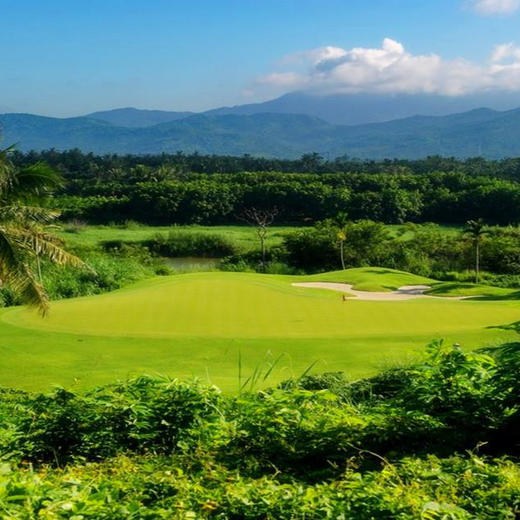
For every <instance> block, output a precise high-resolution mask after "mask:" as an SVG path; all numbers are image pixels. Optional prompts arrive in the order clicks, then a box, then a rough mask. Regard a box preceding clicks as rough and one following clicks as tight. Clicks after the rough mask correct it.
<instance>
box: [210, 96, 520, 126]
mask: <svg viewBox="0 0 520 520" xmlns="http://www.w3.org/2000/svg"><path fill="white" fill-rule="evenodd" d="M518 106H520V94H518V93H507V92H504V93H502V94H500V95H497V94H496V93H484V94H478V95H477V94H474V95H468V96H460V97H453V96H439V95H426V94H414V95H412V94H395V95H383V94H332V95H326V96H319V95H312V94H308V93H304V92H292V93H289V94H285V95H284V96H281V97H279V98H276V99H272V100H270V101H266V102H264V103H254V104H250V105H237V106H234V107H222V108H217V109H214V110H210V111H208V112H206V114H211V115H223V114H235V115H252V114H259V113H272V114H274V113H275V114H306V115H310V116H313V117H319V118H320V119H323V120H325V121H327V122H329V123H333V124H338V125H359V124H365V123H378V122H383V121H391V120H394V119H403V118H406V117H411V116H415V115H425V116H443V115H449V114H454V113H458V112H466V111H468V110H473V109H476V108H480V107H488V108H491V109H494V110H510V109H512V108H515V107H518Z"/></svg>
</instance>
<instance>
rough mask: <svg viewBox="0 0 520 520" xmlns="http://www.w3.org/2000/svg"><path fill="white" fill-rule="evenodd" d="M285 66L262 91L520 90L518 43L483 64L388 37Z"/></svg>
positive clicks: (304, 56)
mask: <svg viewBox="0 0 520 520" xmlns="http://www.w3.org/2000/svg"><path fill="white" fill-rule="evenodd" d="M281 63H282V66H283V67H284V68H286V69H287V68H289V69H291V70H281V71H277V72H274V73H271V74H268V75H266V76H264V77H262V78H259V79H258V80H257V81H256V87H257V89H258V88H260V89H266V88H270V89H271V90H272V91H275V92H278V93H279V92H287V91H290V90H315V91H320V92H344V93H355V92H372V93H374V92H375V93H377V92H379V93H409V94H417V93H428V94H444V95H451V96H457V95H464V94H469V93H473V92H479V91H486V90H509V91H520V48H519V47H517V46H515V45H514V44H513V43H506V44H502V45H497V46H496V47H495V49H494V51H493V53H492V54H491V57H490V59H489V60H486V61H485V62H483V63H475V62H471V61H468V60H465V59H462V58H459V59H443V58H442V57H441V56H439V55H437V54H419V55H416V54H411V53H409V52H408V51H407V50H406V49H405V48H404V46H403V45H402V44H401V43H399V42H397V41H395V40H392V39H390V38H385V39H384V40H383V43H382V45H381V47H380V48H366V47H354V48H352V49H342V48H339V47H321V48H318V49H312V50H309V51H304V52H299V53H297V54H295V55H292V56H290V57H286V58H285V59H284V60H283V61H282V62H281Z"/></svg>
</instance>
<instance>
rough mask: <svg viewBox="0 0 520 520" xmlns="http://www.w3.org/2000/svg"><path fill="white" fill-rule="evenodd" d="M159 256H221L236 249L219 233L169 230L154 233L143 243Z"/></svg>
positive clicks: (233, 244) (228, 254) (230, 253)
mask: <svg viewBox="0 0 520 520" xmlns="http://www.w3.org/2000/svg"><path fill="white" fill-rule="evenodd" d="M143 245H145V246H146V247H148V248H149V249H150V251H152V252H153V253H155V254H158V255H161V256H169V257H176V256H202V257H210V258H211V257H213V258H222V257H224V256H230V255H233V254H235V253H236V252H237V251H238V247H237V245H236V244H235V243H234V242H233V241H232V240H230V239H229V238H227V237H225V236H224V235H221V234H216V233H203V232H197V231H170V233H168V235H167V236H164V235H160V234H158V235H156V236H155V238H154V239H153V240H149V241H145V242H144V243H143Z"/></svg>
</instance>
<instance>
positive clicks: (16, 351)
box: [0, 269, 520, 391]
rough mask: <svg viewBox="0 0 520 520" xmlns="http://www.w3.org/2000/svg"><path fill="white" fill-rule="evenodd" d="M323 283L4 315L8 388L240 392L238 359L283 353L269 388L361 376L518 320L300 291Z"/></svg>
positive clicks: (411, 279)
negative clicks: (437, 343)
mask: <svg viewBox="0 0 520 520" xmlns="http://www.w3.org/2000/svg"><path fill="white" fill-rule="evenodd" d="M318 277H321V280H323V281H332V282H339V281H343V282H346V283H354V284H355V283H359V284H360V285H363V284H369V285H370V284H371V285H372V286H374V287H383V288H384V289H386V290H392V288H394V286H395V285H397V286H400V285H407V284H415V283H424V282H425V281H426V280H427V279H424V278H421V277H416V276H414V275H410V274H408V273H400V272H397V271H392V270H377V269H372V270H371V271H370V270H369V269H359V270H351V272H350V273H349V272H348V271H347V272H338V273H326V274H323V275H318ZM318 277H316V276H301V277H295V276H281V275H261V274H252V273H224V272H212V273H192V274H184V275H176V276H169V277H161V278H154V279H152V280H147V281H145V282H140V283H138V284H135V285H133V286H131V287H127V288H125V289H122V290H119V291H115V292H113V293H109V294H104V295H101V296H94V297H86V298H77V299H73V300H63V301H59V302H55V303H53V305H52V309H51V313H50V315H49V316H48V317H46V318H41V317H40V316H39V315H38V314H37V313H36V312H35V311H33V310H29V309H26V308H11V309H4V310H2V311H1V313H0V333H1V336H0V337H1V340H0V349H1V354H2V355H1V356H0V382H1V384H2V385H3V386H13V387H17V388H24V389H31V390H36V389H38V390H41V389H45V388H49V387H50V385H52V384H61V385H65V386H67V387H69V386H71V385H75V384H77V385H78V386H81V387H90V386H93V385H95V384H100V383H104V382H107V381H110V380H114V379H115V378H118V377H121V378H123V377H126V376H129V375H135V374H140V373H143V372H146V373H162V374H168V375H171V376H177V377H182V378H191V377H200V378H203V379H205V380H209V381H210V382H212V383H215V384H217V385H218V386H220V387H221V388H223V389H224V390H226V391H233V390H236V388H237V387H238V380H237V377H238V358H239V354H240V357H241V359H242V371H243V373H245V374H247V373H248V371H249V372H251V371H253V370H254V369H255V368H256V367H259V366H261V365H262V364H263V363H265V362H267V361H268V360H273V359H275V358H276V357H278V356H279V355H281V356H282V358H281V360H280V362H279V364H278V366H277V369H276V370H275V371H274V373H273V375H272V377H271V378H270V379H269V381H268V382H269V383H270V384H273V383H274V382H276V381H277V380H281V379H284V378H287V377H289V376H291V375H298V374H301V373H302V372H303V371H304V370H305V369H306V368H307V367H308V366H309V365H310V364H312V363H317V365H316V367H315V370H318V371H325V370H327V371H329V370H344V371H345V372H346V373H347V374H348V375H349V376H351V377H359V376H361V375H367V374H370V373H372V372H375V371H377V370H379V369H381V367H383V366H386V365H391V364H396V363H402V362H406V361H409V360H410V359H411V358H412V357H414V356H417V355H419V354H420V352H421V350H422V348H423V347H424V345H425V344H427V343H428V342H429V341H431V340H433V339H438V338H445V339H446V340H447V341H450V342H458V343H461V344H463V345H464V346H466V347H468V348H473V347H480V346H485V345H491V344H495V343H497V342H499V341H503V340H506V339H509V338H511V337H512V334H513V333H512V332H507V331H503V330H501V329H498V328H496V327H499V326H502V325H506V324H509V323H512V322H515V321H518V320H520V303H519V302H516V301H453V300H451V301H450V300H449V299H446V300H442V299H420V300H411V301H402V302H377V301H376V302H374V301H356V300H355V299H354V300H349V301H347V302H343V301H341V298H340V297H339V295H338V294H337V293H334V292H332V291H327V290H319V289H318V290H316V289H313V290H309V289H306V288H300V287H293V286H291V283H292V282H295V281H316V280H318Z"/></svg>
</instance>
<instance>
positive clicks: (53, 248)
mask: <svg viewBox="0 0 520 520" xmlns="http://www.w3.org/2000/svg"><path fill="white" fill-rule="evenodd" d="M11 151H12V147H11V148H7V149H5V150H0V285H5V286H8V287H9V288H10V289H11V290H12V291H13V292H14V293H15V294H16V295H17V296H18V297H19V298H20V300H21V301H22V302H23V303H26V304H28V305H32V306H35V307H37V308H39V310H40V311H41V313H42V314H45V313H46V312H47V310H48V308H49V299H48V296H47V293H46V292H45V289H44V287H43V285H42V283H41V279H38V277H37V274H36V273H35V268H37V267H38V266H39V262H40V259H42V258H46V259H48V260H49V261H51V262H53V263H55V264H59V265H73V266H78V267H82V266H83V265H84V264H83V262H82V261H81V260H80V259H79V258H77V257H76V256H74V255H71V254H69V253H67V252H66V251H65V250H64V249H63V247H62V246H63V244H62V242H61V240H60V239H59V238H58V237H57V236H55V235H54V234H53V233H52V232H51V231H49V227H50V225H51V224H52V223H53V222H54V221H55V220H56V219H57V217H58V216H59V213H57V212H55V211H52V210H49V209H47V208H43V207H41V206H40V205H39V203H41V201H42V199H43V198H44V197H45V196H46V195H48V194H49V193H50V191H51V190H53V189H55V188H57V187H59V186H60V185H61V183H62V178H61V177H60V176H59V175H58V174H57V173H56V172H54V171H53V170H51V169H50V168H49V167H48V166H46V165H44V164H42V163H38V164H35V165H32V166H29V167H25V168H17V167H16V166H15V165H14V164H13V163H12V162H11V160H10V157H9V155H10V153H11Z"/></svg>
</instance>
